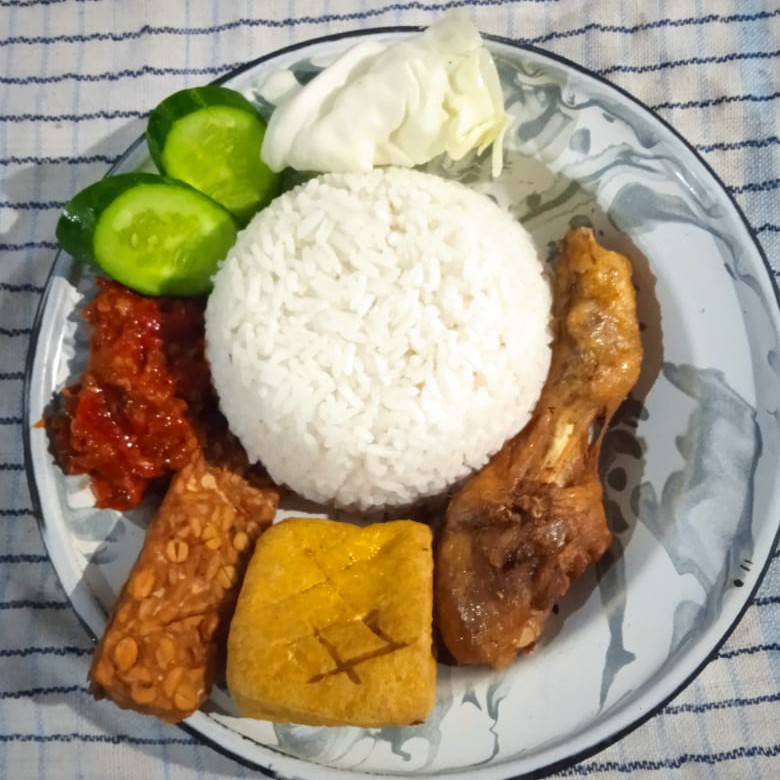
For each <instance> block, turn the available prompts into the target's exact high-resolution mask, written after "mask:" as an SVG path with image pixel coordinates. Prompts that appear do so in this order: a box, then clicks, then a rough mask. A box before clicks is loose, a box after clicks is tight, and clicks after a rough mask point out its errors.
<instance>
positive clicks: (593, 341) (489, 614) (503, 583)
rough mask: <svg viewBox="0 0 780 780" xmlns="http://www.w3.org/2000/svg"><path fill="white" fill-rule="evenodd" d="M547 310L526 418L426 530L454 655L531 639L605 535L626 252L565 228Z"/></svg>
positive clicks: (635, 351)
mask: <svg viewBox="0 0 780 780" xmlns="http://www.w3.org/2000/svg"><path fill="white" fill-rule="evenodd" d="M553 317H554V320H553V322H554V342H553V353H552V361H551V365H550V372H549V375H548V377H547V382H546V384H545V386H544V389H543V391H542V395H541V397H540V399H539V403H538V404H537V407H536V410H535V412H534V415H533V417H532V419H531V420H530V422H529V423H528V425H527V426H526V427H525V428H524V429H523V430H522V431H521V432H520V433H519V434H517V435H516V436H515V437H514V438H512V439H510V440H509V441H508V442H507V443H506V444H505V445H504V447H503V448H502V449H501V450H500V451H499V452H498V453H497V454H496V455H495V456H494V457H493V458H492V459H491V460H490V461H489V463H488V464H487V465H486V466H485V467H484V468H483V469H482V470H481V471H479V472H478V473H477V474H475V475H474V476H473V477H471V478H470V479H469V480H468V481H467V482H466V483H465V484H464V485H463V487H462V488H461V489H460V490H459V491H458V492H457V493H456V494H455V495H454V496H453V498H452V500H451V501H450V504H449V506H448V508H447V512H446V517H445V521H444V524H443V526H442V530H441V533H440V535H439V538H438V541H437V547H436V566H435V610H436V617H437V621H438V626H439V630H440V632H441V636H442V639H443V640H444V643H445V644H446V646H447V648H448V649H449V651H450V653H451V654H452V656H453V658H454V660H455V661H456V662H457V663H459V664H490V665H492V666H494V667H502V666H505V665H506V664H508V663H510V662H511V661H512V660H513V658H514V657H515V655H516V654H517V653H518V651H519V650H521V649H522V648H528V647H530V646H531V645H532V644H533V643H534V642H535V641H536V639H537V638H538V637H539V634H540V633H541V631H542V628H543V626H544V622H545V620H546V619H547V617H548V615H549V614H550V611H551V610H552V608H553V606H554V605H555V603H556V601H557V600H558V599H559V598H560V597H561V596H562V595H563V594H564V593H565V592H566V591H567V590H568V588H569V584H570V583H571V580H572V579H573V578H574V577H577V576H579V575H580V574H581V573H582V572H583V571H584V570H585V568H586V567H587V566H588V565H589V564H591V563H592V562H594V561H596V560H597V559H598V558H599V557H600V556H601V555H602V554H603V553H604V552H605V550H606V549H607V547H608V546H609V544H610V542H611V538H612V537H611V533H610V531H609V529H608V528H607V522H606V516H605V513H604V506H603V501H602V487H601V482H600V479H599V474H598V462H599V451H600V449H601V442H602V439H603V436H604V432H605V430H606V427H607V425H608V424H609V421H610V419H611V417H612V415H613V414H614V413H615V410H616V409H617V408H618V406H619V405H620V403H621V402H622V401H623V399H624V398H625V396H626V395H627V393H628V392H629V390H630V389H631V388H632V387H633V385H634V383H635V382H636V380H637V378H638V376H639V369H640V364H641V359H642V346H641V342H640V337H639V326H638V323H637V318H636V300H635V294H634V287H633V284H632V281H631V264H630V262H629V260H628V258H626V257H625V256H623V255H621V254H618V253H616V252H611V251H609V250H607V249H604V248H603V247H601V246H599V244H598V243H597V242H596V240H595V239H594V237H593V233H592V231H591V230H589V229H587V228H579V229H575V230H572V231H570V232H569V233H568V234H567V236H566V237H565V238H564V240H563V242H562V245H561V252H560V258H559V261H558V265H557V269H556V271H555V276H554V279H553Z"/></svg>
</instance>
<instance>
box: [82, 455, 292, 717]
mask: <svg viewBox="0 0 780 780" xmlns="http://www.w3.org/2000/svg"><path fill="white" fill-rule="evenodd" d="M278 500H279V493H278V490H277V489H276V488H275V487H265V486H257V485H256V484H251V483H250V482H248V481H247V479H245V478H244V477H243V476H240V475H239V474H237V473H234V472H233V471H231V470H228V469H226V468H223V467H218V466H213V465H211V464H209V463H208V462H207V461H206V460H205V458H204V457H203V455H202V454H201V453H197V454H196V455H195V456H194V458H193V460H192V461H191V462H190V463H189V464H188V465H186V466H185V467H184V468H183V469H182V470H181V471H179V472H178V473H177V474H176V475H175V476H174V478H173V481H172V482H171V486H170V488H169V489H168V493H167V494H166V496H165V500H164V501H163V503H162V506H161V507H160V510H159V512H158V513H157V516H156V517H155V518H154V520H153V521H152V522H151V524H150V525H149V529H148V531H147V534H146V539H145V541H144V545H143V548H142V549H141V552H140V554H139V556H138V560H137V561H136V563H135V565H134V566H133V568H132V570H131V572H130V574H129V576H128V578H127V581H126V583H125V585H124V587H123V588H122V592H121V593H120V595H119V598H118V600H117V602H116V605H115V607H114V612H113V615H112V616H111V619H110V621H109V623H108V627H107V629H106V632H105V634H104V635H103V638H102V639H101V641H100V643H99V644H98V647H97V650H96V652H95V656H94V659H93V662H92V668H91V669H90V673H89V679H90V684H91V689H92V692H93V694H94V695H95V697H96V698H98V699H100V698H104V697H106V698H109V699H112V700H113V701H114V702H115V703H116V704H118V705H119V706H120V707H124V708H127V709H133V710H136V711H138V712H141V713H145V714H149V715H156V716H158V717H159V718H162V719H163V720H166V721H169V722H177V721H180V720H183V719H184V718H186V717H188V716H189V715H191V714H192V713H193V712H194V711H195V710H197V709H198V708H199V707H200V705H201V704H202V703H203V702H204V700H205V699H206V698H207V697H208V695H209V692H210V689H211V686H212V684H213V682H214V677H215V675H216V672H217V670H218V669H219V668H220V667H221V664H222V661H223V655H224V645H225V637H226V635H227V629H228V626H229V623H230V618H231V616H232V614H233V610H234V608H235V602H236V598H237V596H238V590H239V587H240V584H241V579H242V577H243V574H244V570H245V568H246V565H247V563H248V561H249V558H250V556H251V553H252V549H253V547H254V542H255V540H256V538H257V536H258V535H259V534H260V532H261V531H262V530H264V529H265V528H266V527H267V526H268V525H269V524H270V523H271V521H272V520H273V517H274V514H275V512H276V507H277V503H278Z"/></svg>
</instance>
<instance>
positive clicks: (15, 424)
mask: <svg viewBox="0 0 780 780" xmlns="http://www.w3.org/2000/svg"><path fill="white" fill-rule="evenodd" d="M453 6H468V7H469V8H470V10H471V13H472V14H473V17H474V18H475V20H476V21H477V23H478V25H479V27H480V28H481V29H482V30H484V31H487V32H492V33H497V34H500V35H504V36H508V37H510V38H514V39H517V40H521V41H526V42H530V43H533V44H535V45H537V46H541V47H545V48H547V49H549V50H551V51H554V52H557V53H559V54H562V55H564V56H565V57H568V58H570V59H573V60H576V61H578V62H580V63H582V64H583V65H585V66H586V67H588V68H590V69H592V70H594V71H596V72H597V73H600V74H602V75H603V76H606V77H607V78H608V79H610V80H612V81H613V82H615V83H616V84H619V85H620V86H622V87H624V88H626V89H627V90H629V91H630V92H632V93H633V94H634V95H636V96H637V97H638V98H639V99H640V100H642V101H644V103H646V104H647V105H648V106H650V107H652V108H653V109H654V110H655V111H657V112H658V113H659V114H660V115H661V116H662V117H664V118H665V119H666V120H668V121H669V122H670V123H671V124H672V125H673V126H674V127H675V128H677V130H679V131H680V132H681V133H682V134H683V135H684V136H685V137H686V138H687V139H688V140H689V141H690V142H691V143H692V144H694V145H695V146H696V148H697V149H698V150H699V152H700V153H701V154H702V155H703V156H704V158H705V159H706V160H707V162H708V163H709V164H710V165H711V166H712V167H713V168H714V169H715V171H716V172H717V173H718V174H719V176H720V177H721V178H722V180H723V181H724V182H725V184H726V186H727V187H728V189H729V191H730V192H731V193H732V194H733V195H734V196H735V197H736V199H737V201H738V202H739V204H740V205H741V207H742V208H743V210H744V211H745V213H746V214H747V217H748V219H749V221H750V222H751V224H752V225H753V228H754V230H755V232H756V234H757V236H758V239H759V240H760V242H761V243H762V244H763V246H764V249H765V251H766V253H767V255H768V257H769V258H770V261H771V262H772V263H773V267H774V269H775V271H774V272H775V274H777V273H778V268H780V213H779V210H778V197H777V196H778V187H780V137H778V135H779V130H778V117H779V116H780V4H779V3H778V0H709V2H702V0H646V1H645V2H637V1H636V0H626V1H622V0H593V1H592V2H579V0H514V1H511V0H472V2H469V1H468V0H460V1H459V2H425V1H424V0H412V1H409V2H403V1H401V2H380V1H379V0H373V1H371V2H369V1H367V0H343V1H342V2H336V0H287V1H286V2H272V1H271V0H266V1H265V2H255V3H253V2H250V0H243V1H242V2H239V1H238V0H236V1H235V2H233V1H231V0H221V1H220V0H191V2H164V0H135V2H119V0H116V1H115V2H113V1H112V0H18V1H14V0H0V523H1V524H2V525H1V526H0V527H1V528H2V539H3V543H2V549H1V550H0V659H1V660H0V778H13V779H14V780H20V779H21V778H88V779H89V780H94V779H95V778H109V779H110V780H118V779H119V778H128V779H129V778H132V779H133V780H135V779H136V778H140V777H143V778H146V779H147V780H157V779H158V778H160V779H162V778H166V779H167V778H176V780H189V779H190V778H236V777H246V776H250V775H252V774H253V772H252V771H251V770H249V769H247V768H245V767H243V766H241V765H240V764H238V763H236V762H234V761H232V760H231V759H229V758H226V757H225V756H223V755H220V754H219V753H217V752H215V751H214V750H212V749H211V748H209V747H206V746H203V745H201V744H199V743H198V742H197V740H196V739H194V738H193V737H191V736H190V735H189V734H187V733H185V732H184V731H182V730H180V729H177V728H175V727H173V726H165V725H163V724H160V723H158V722H156V721H154V720H152V719H144V718H139V717H137V716H134V715H132V714H128V713H125V712H121V711H119V710H118V709H116V708H115V707H113V706H111V705H110V704H106V703H97V702H95V701H93V700H92V698H91V697H90V696H89V695H88V693H87V691H86V688H85V670H86V667H87V662H88V657H89V654H90V643H89V641H88V639H87V636H86V634H85V633H84V631H83V630H82V628H81V626H80V624H79V622H78V620H77V619H76V617H75V615H74V614H73V612H72V611H71V609H70V607H69V606H68V604H67V602H66V600H65V596H64V594H63V592H62V590H61V588H60V586H59V584H58V581H57V577H56V575H55V573H54V570H53V568H52V566H51V564H50V563H49V560H48V557H47V555H46V551H45V549H44V548H43V546H42V544H41V539H40V536H39V534H38V530H37V528H36V521H35V517H34V515H33V510H32V507H31V502H30V496H29V493H28V490H27V484H26V477H25V464H24V455H23V451H22V417H21V414H22V393H23V376H24V366H25V354H26V350H27V345H28V340H29V335H30V329H31V325H32V322H33V317H34V314H35V309H36V306H37V304H38V300H39V298H40V295H41V291H42V289H43V285H44V283H45V280H46V276H47V274H48V271H49V268H50V266H51V263H52V260H53V257H54V252H55V243H54V226H55V222H56V219H57V215H58V210H59V208H60V206H61V205H62V203H63V202H64V201H65V200H67V199H68V198H69V197H70V196H71V195H72V194H74V193H75V192H76V191H77V190H79V189H80V188H82V187H84V186H85V185H87V184H88V183H90V182H92V181H94V180H95V179H97V178H99V177H100V176H102V175H103V173H104V172H105V171H106V169H107V166H108V165H109V164H110V163H111V162H112V161H113V160H114V159H115V158H116V157H117V156H118V155H119V154H120V153H121V152H122V151H123V150H124V149H125V148H126V147H127V146H128V144H129V143H130V142H131V141H132V140H133V139H135V138H136V137H137V136H138V135H139V134H140V133H141V132H142V128H143V117H144V115H145V113H146V112H147V111H148V110H149V109H150V108H151V107H152V106H153V105H155V103H157V102H158V101H159V100H160V99H161V98H163V97H164V96H165V95H167V94H169V93H171V92H173V91H174V90H176V89H180V88H182V87H185V86H189V85H196V84H202V83H204V82H206V81H209V80H211V79H212V78H215V77H216V76H219V75H220V74H223V73H225V72H226V71H229V70H230V69H231V68H233V67H234V66H236V65H238V64H240V63H242V62H244V61H245V60H249V59H253V58H255V57H257V56H259V55H261V54H263V53H265V52H269V51H272V50H274V49H276V48H279V47H282V46H286V45H288V44H291V43H295V42H296V41H301V40H303V39H306V38H309V37H314V36H319V35H323V34H327V33H332V32H337V31H341V30H349V29H354V28H357V27H369V26H382V25H394V24H420V25H424V24H428V23H430V22H431V21H433V20H434V19H436V18H438V17H439V16H440V14H441V13H442V12H443V11H444V10H445V9H447V8H449V7H453ZM779 691H780V557H778V554H777V553H775V557H774V558H773V559H772V561H771V564H770V567H769V571H768V574H767V576H766V578H765V580H764V583H763V586H762V587H761V589H760V591H759V593H758V595H757V597H756V598H755V600H754V601H753V603H752V605H751V607H750V609H749V610H748V611H747V613H746V615H745V617H744V619H743V620H742V622H741V623H740V625H739V626H738V627H737V629H736V630H735V631H734V633H733V635H732V636H731V638H730V639H729V640H728V642H727V643H726V644H725V645H724V646H723V648H722V649H721V651H720V653H719V654H718V657H717V658H716V659H715V660H714V661H712V662H711V663H710V664H709V666H707V667H706V669H705V670H704V672H703V673H702V674H701V675H700V676H699V678H698V679H697V680H696V681H695V682H694V683H693V684H692V685H691V686H690V687H688V689H687V690H685V691H684V692H683V693H681V694H680V695H679V696H678V697H677V698H676V699H675V700H674V701H672V702H671V703H670V704H669V705H668V706H666V707H665V708H664V710H663V711H662V712H661V713H660V714H659V715H657V716H656V717H654V718H652V719H651V720H649V721H648V722H647V723H645V724H644V725H643V726H641V727H640V728H638V729H637V730H635V731H634V732H633V733H631V734H630V735H629V736H627V737H626V738H625V739H623V740H622V741H621V742H619V743H618V744H616V745H613V746H611V747H609V748H607V749H605V750H604V751H602V752H600V753H598V754H597V755H594V756H593V757H591V758H589V759H587V760H585V761H584V762H582V763H580V764H578V765H576V766H574V767H571V768H569V769H568V770H565V771H564V772H563V773H562V775H561V776H568V775H588V776H593V777H597V778H607V777H609V778H612V777H618V776H625V775H629V774H630V775H631V776H632V777H633V778H656V777H667V776H669V775H672V774H673V775H674V776H675V777H682V778H699V777H708V778H710V777H713V778H761V779H763V780H769V778H777V777H780V725H779V724H780V692H779Z"/></svg>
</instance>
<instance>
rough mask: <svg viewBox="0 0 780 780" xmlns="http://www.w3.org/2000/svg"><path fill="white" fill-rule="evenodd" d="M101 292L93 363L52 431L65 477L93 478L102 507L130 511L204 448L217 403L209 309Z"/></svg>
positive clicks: (92, 318) (105, 284)
mask: <svg viewBox="0 0 780 780" xmlns="http://www.w3.org/2000/svg"><path fill="white" fill-rule="evenodd" d="M98 286H99V288H100V289H99V292H98V294H97V296H96V297H95V299H94V300H93V301H92V303H90V304H89V306H87V307H86V308H85V309H84V312H83V316H84V317H85V318H86V319H87V320H88V321H89V322H90V324H91V326H92V337H91V341H90V352H89V364H88V366H87V369H86V371H85V372H84V374H83V376H82V378H81V381H80V382H79V383H78V384H77V385H74V386H72V387H69V388H67V389H66V390H64V391H63V393H62V396H63V402H64V403H63V409H62V411H61V412H59V413H58V414H57V415H55V416H54V417H53V418H52V419H50V420H49V421H48V425H49V429H50V432H51V434H52V443H53V449H54V453H55V456H56V457H57V460H58V462H59V463H60V465H61V467H62V469H63V471H65V473H66V474H88V475H89V476H90V478H91V481H92V490H93V492H94V494H95V499H96V504H97V506H99V507H111V508H113V509H119V510H125V509H130V508H132V507H134V506H137V505H138V504H139V503H140V501H141V499H142V498H143V495H144V492H145V491H146V489H147V487H148V485H149V483H150V481H151V480H154V479H156V478H158V477H164V476H169V475H170V473H171V471H173V470H175V469H178V468H181V467H182V466H183V465H185V463H187V461H188V459H189V457H190V456H191V455H192V453H193V450H194V449H195V448H196V447H197V446H198V438H197V435H196V428H195V424H196V420H197V417H198V415H199V414H201V413H202V412H203V410H204V407H205V406H206V405H207V403H208V401H209V398H210V395H211V383H210V377H209V370H208V365H207V363H206V360H205V357H204V348H203V344H204V335H203V304H202V302H201V301H196V300H192V299H179V298H146V297H143V296H141V295H138V294H136V293H134V292H132V291H131V290H128V289H127V288H126V287H123V286H122V285H120V284H118V283H116V282H112V281H108V280H105V279H100V280H98Z"/></svg>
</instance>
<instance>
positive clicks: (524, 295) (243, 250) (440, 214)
mask: <svg viewBox="0 0 780 780" xmlns="http://www.w3.org/2000/svg"><path fill="white" fill-rule="evenodd" d="M549 314H550V291H549V287H548V283H547V280H546V278H545V276H544V275H543V267H542V265H541V263H540V261H539V259H538V257H537V253H536V250H535V248H534V246H533V243H532V241H531V238H530V236H529V235H528V233H527V232H526V231H525V229H524V228H523V227H521V226H520V225H519V224H518V223H517V222H516V221H515V220H514V219H512V217H511V216H510V215H508V214H507V213H505V212H504V211H503V210H502V209H500V208H499V207H498V206H497V205H495V204H494V203H493V202H492V201H491V200H490V199H489V198H488V197H486V196H484V195H480V194H478V193H475V192H473V191H471V190H469V189H468V188H467V187H465V186H463V185H461V184H458V183H455V182H448V181H445V180H443V179H440V178H438V177H435V176H432V175H429V174H423V173H419V172H416V171H409V170H402V169H393V168H390V169H380V170H375V171H372V172H370V173H355V174H327V175H325V176H321V177H318V178H316V179H313V180H311V181H309V182H308V183H306V184H304V185H301V186H299V187H297V188H296V189H294V190H292V191H291V192H288V193H286V194H285V195H282V196H281V197H279V198H277V199H276V200H275V201H273V202H272V203H271V205H270V206H268V208H266V209H265V210H264V211H261V212H260V213H259V214H258V215H257V216H256V217H255V218H254V219H253V220H252V222H251V223H250V224H249V226H248V227H247V228H246V229H245V230H244V231H243V232H242V233H241V234H240V235H239V237H238V241H237V243H236V245H235V247H234V248H233V249H232V250H231V252H230V254H229V255H228V257H227V258H226V260H225V261H224V263H223V265H222V267H221V269H220V270H219V271H218V273H217V274H216V277H215V280H214V291H213V293H212V294H211V297H210V298H209V302H208V309H207V312H206V341H207V354H208V359H209V362H210V364H211V372H212V376H213V381H214V385H215V387H216V390H217V393H218V395H219V399H220V404H221V407H222V410H223V412H224V414H225V415H226V417H227V419H228V422H229V424H230V427H231V429H232V430H233V432H234V433H235V434H236V435H237V436H238V437H239V438H240V440H241V442H242V443H243V444H244V446H245V447H246V450H247V452H248V453H249V456H250V458H251V459H252V460H260V461H262V463H263V464H264V465H265V467H266V468H267V469H268V471H269V473H270V474H271V476H272V477H273V478H274V479H275V480H276V481H277V482H279V483H283V484H286V485H288V486H289V487H290V488H292V489H293V490H294V491H296V492H297V493H299V494H301V495H303V496H305V497H307V498H310V499H313V500H315V501H319V502H326V503H335V504H336V505H340V506H355V507H360V508H368V507H376V506H380V505H398V504H405V503H408V502H412V501H414V500H416V499H418V498H421V497H424V496H430V495H433V494H436V493H438V492H440V491H442V490H443V489H444V488H446V487H447V486H448V485H451V484H452V483H453V482H455V481H456V480H459V479H461V478H462V477H464V476H466V475H467V474H468V473H469V472H471V471H472V470H473V469H476V468H478V467H480V466H482V465H483V464H484V463H485V461H486V460H487V458H488V456H489V455H491V454H492V453H493V452H495V451H496V450H497V449H498V448H499V447H500V446H501V444H502V443H503V442H504V441H505V440H506V439H507V438H508V437H510V436H511V435H512V434H514V433H515V432H517V431H518V430H519V429H520V428H522V426H523V425H524V424H525V423H526V421H527V420H528V418H529V416H530V414H531V412H532V411H533V408H534V405H535V403H536V401H537V399H538V397H539V394H540V392H541V389H542V385H543V383H544V380H545V377H546V374H547V370H548V366H549V360H550V348H549V340H550V337H549V332H548V319H549Z"/></svg>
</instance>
